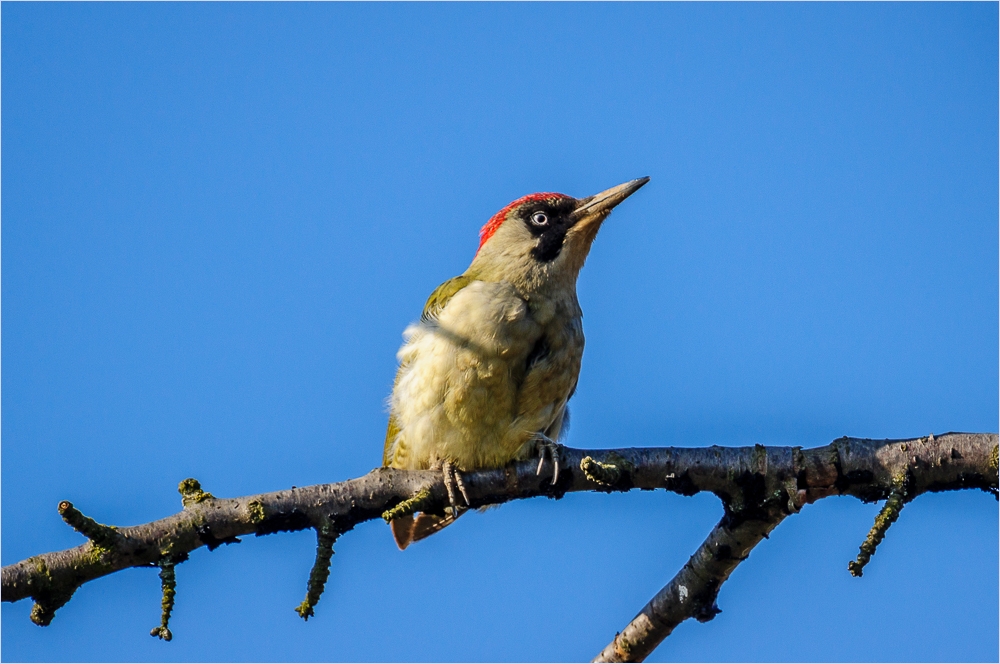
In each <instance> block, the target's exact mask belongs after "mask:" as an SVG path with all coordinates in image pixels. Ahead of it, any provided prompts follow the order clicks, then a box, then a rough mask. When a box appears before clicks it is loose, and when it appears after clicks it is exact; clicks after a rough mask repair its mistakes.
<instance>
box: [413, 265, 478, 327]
mask: <svg viewBox="0 0 1000 664" xmlns="http://www.w3.org/2000/svg"><path fill="white" fill-rule="evenodd" d="M472 282H473V279H472V277H468V276H466V275H464V274H460V275H458V276H457V277H453V278H452V279H449V280H448V281H446V282H444V283H443V284H441V285H440V286H438V287H437V288H435V289H434V292H433V293H431V296H430V297H429V298H427V304H425V305H424V313H423V314H421V316H420V320H429V319H432V318H437V315H438V314H440V313H441V310H442V309H444V306H445V305H446V304H448V300H450V299H451V298H452V297H454V296H455V293H457V292H458V291H460V290H462V289H463V288H465V287H466V286H468V285H469V284H471V283H472Z"/></svg>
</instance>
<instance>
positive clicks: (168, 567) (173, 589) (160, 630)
mask: <svg viewBox="0 0 1000 664" xmlns="http://www.w3.org/2000/svg"><path fill="white" fill-rule="evenodd" d="M174 565H176V562H175V561H174V560H173V559H172V558H169V557H167V558H164V559H163V560H162V561H161V562H160V587H161V588H162V589H163V600H162V601H161V602H160V605H161V606H162V607H163V612H162V613H161V614H160V625H159V627H154V628H153V629H151V630H150V632H149V635H150V636H158V637H160V638H161V639H163V640H164V641H169V640H171V639H172V638H174V635H173V634H171V633H170V629H169V628H168V625H169V623H170V613H171V612H172V611H173V610H174V595H176V594H177V577H176V576H175V575H174Z"/></svg>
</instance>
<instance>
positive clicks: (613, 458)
mask: <svg viewBox="0 0 1000 664" xmlns="http://www.w3.org/2000/svg"><path fill="white" fill-rule="evenodd" d="M997 453H998V450H997V435H996V434H954V433H953V434H944V435H942V436H938V437H936V438H935V437H934V436H930V437H927V438H917V439H908V440H881V441H875V440H865V439H858V438H840V439H838V440H836V441H834V442H833V443H831V444H830V445H826V446H823V447H817V448H812V449H807V450H803V449H802V448H800V447H763V446H760V445H756V446H754V447H739V448H735V447H732V448H731V447H707V448H674V447H665V448H627V449H616V450H577V449H571V448H567V447H562V448H560V450H559V455H560V460H559V461H560V467H561V468H562V470H561V471H560V473H559V479H558V482H557V483H556V484H554V485H553V484H551V482H550V480H551V477H550V476H547V475H546V474H543V475H542V476H538V475H536V467H537V466H536V462H535V461H533V460H531V461H522V462H518V463H514V464H511V465H509V466H507V467H505V468H500V469H494V470H481V471H475V472H469V473H464V474H463V479H464V483H465V488H466V492H467V494H468V497H469V502H470V504H471V506H472V507H480V506H485V505H492V504H499V503H504V502H508V501H510V500H516V499H520V498H531V497H534V496H548V497H550V498H557V499H558V498H561V497H562V496H563V495H565V494H566V493H568V492H571V491H604V492H611V491H629V490H631V489H646V490H649V489H665V490H668V491H673V492H676V493H680V494H682V495H694V494H695V493H698V492H700V491H710V492H712V493H714V494H716V495H717V496H718V497H719V498H720V499H721V500H722V501H723V504H724V506H725V510H726V511H725V515H724V517H723V519H722V520H721V521H720V522H719V524H718V525H716V526H715V528H714V529H713V530H712V532H711V534H710V535H709V537H708V539H707V540H706V541H705V543H704V544H702V546H701V547H700V548H699V549H698V551H697V552H695V554H694V555H693V556H692V557H691V559H690V560H689V561H688V563H687V564H686V565H685V566H684V568H683V569H682V570H681V571H680V572H679V573H678V574H677V576H676V577H675V578H674V579H673V580H672V581H671V582H670V583H669V584H668V585H667V586H666V587H665V588H664V589H663V590H661V591H660V592H659V593H658V594H657V595H656V596H655V597H654V598H653V599H652V600H651V601H650V602H649V604H647V605H646V607H645V608H643V610H642V611H641V612H640V613H639V615H638V616H636V618H635V619H634V620H633V621H632V622H631V623H630V624H629V625H628V626H626V628H625V629H624V630H623V631H622V632H621V633H620V634H619V635H617V636H616V637H615V639H614V640H613V641H612V642H611V644H609V645H608V646H607V648H605V649H604V651H603V652H602V653H601V654H600V655H599V656H598V658H597V660H596V661H641V660H642V659H644V658H645V657H646V656H647V655H648V654H649V653H650V652H652V650H653V649H654V648H655V647H656V646H657V645H658V644H659V643H660V642H661V641H662V640H663V639H664V638H665V637H666V636H667V635H669V634H670V632H671V631H672V630H673V629H674V627H676V626H677V625H678V624H680V622H682V621H683V620H686V619H687V618H691V617H694V618H696V619H698V620H702V621H705V620H710V619H711V618H712V617H713V616H714V615H715V613H717V612H718V609H717V608H716V606H715V598H716V596H717V594H718V590H719V587H720V586H721V585H722V583H723V582H724V581H725V580H726V579H727V578H728V577H729V575H730V574H731V573H732V571H733V570H734V569H735V568H736V566H737V565H738V564H739V563H740V562H741V561H742V560H744V559H745V558H746V557H747V555H748V554H749V552H750V550H751V549H753V547H754V546H755V545H756V544H757V543H758V542H760V541H761V539H763V538H765V537H767V534H768V533H769V532H770V531H771V530H773V529H774V527H775V526H777V525H778V523H780V522H781V520H782V519H784V518H785V517H786V516H788V515H789V514H794V513H796V512H798V511H799V509H801V507H802V506H803V505H805V504H807V503H810V502H814V501H816V500H819V499H820V498H824V497H826V496H831V495H852V496H856V497H858V498H860V499H862V500H864V501H867V502H871V501H876V500H881V499H884V498H886V497H888V496H889V495H890V494H892V493H893V492H894V490H895V491H896V494H894V495H896V496H898V501H899V502H900V505H901V504H902V502H908V501H910V500H912V499H913V498H914V497H916V496H918V495H920V494H922V493H925V492H928V491H946V490H956V489H973V488H977V489H982V490H986V491H990V492H991V493H993V494H994V495H996V494H997ZM901 483H904V484H905V492H904V491H901V490H900V487H901V486H903V485H904V484H901ZM179 490H180V492H181V494H182V503H183V505H184V509H183V510H182V511H181V512H179V513H177V514H174V515H172V516H169V517H166V518H164V519H160V520H159V521H153V522H151V523H147V524H143V525H139V526H132V527H123V528H116V527H114V526H106V525H102V524H100V523H97V522H96V521H94V520H93V519H91V518H89V517H86V516H84V515H83V514H81V513H80V512H79V511H78V510H76V508H74V507H73V506H72V505H71V504H69V503H68V502H64V503H60V506H59V512H60V514H62V516H63V518H64V519H65V520H66V521H67V523H69V524H70V525H71V526H73V527H74V528H76V529H77V530H79V531H80V532H81V533H82V534H84V535H85V536H86V537H88V538H89V541H88V542H87V543H85V544H83V545H81V546H78V547H75V548H73V549H67V550H64V551H56V552H53V553H46V554H42V555H39V556H33V557H31V558H28V559H27V560H23V561H21V562H19V563H16V564H13V565H9V566H7V567H4V568H3V571H2V596H0V599H2V600H3V601H5V602H16V601H19V600H22V599H26V598H28V597H31V598H32V599H34V601H35V606H34V607H33V609H32V614H31V617H32V620H33V621H35V622H36V623H37V624H40V625H46V624H48V623H49V621H51V620H52V617H53V615H54V613H55V611H56V609H58V608H59V607H61V606H62V605H63V604H65V603H66V602H67V601H69V599H70V598H71V597H72V595H73V593H74V592H75V591H76V589H77V588H79V587H80V586H81V585H83V584H84V583H86V582H88V581H91V580H93V579H96V578H99V577H102V576H105V575H107V574H111V573H113V572H117V571H120V570H123V569H127V568H130V567H148V566H159V567H161V568H162V569H163V571H164V572H165V573H166V575H165V576H164V599H163V606H164V618H163V624H162V625H161V627H160V628H157V629H154V636H155V635H160V636H161V637H163V638H167V635H169V630H167V619H168V618H169V608H170V607H168V604H169V605H170V606H172V597H173V593H174V585H173V573H172V570H173V566H174V565H175V564H178V563H180V562H183V561H184V560H185V559H186V558H187V554H188V553H189V552H191V551H193V550H194V549H197V548H199V547H201V546H207V547H208V548H209V549H210V550H211V549H215V548H216V547H218V546H220V545H222V544H230V543H235V542H239V539H238V538H239V536H241V535H250V534H254V535H268V534H272V533H276V532H281V531H293V530H303V529H306V528H314V529H316V530H317V533H318V542H319V544H318V547H317V561H316V565H315V566H314V568H313V572H312V574H311V576H310V582H309V584H308V592H307V598H306V600H305V601H304V602H303V604H302V605H301V606H300V615H302V616H303V617H304V618H305V617H307V616H309V615H312V614H313V607H314V606H315V605H316V602H318V601H319V596H320V593H321V592H322V589H323V585H324V582H325V580H326V574H327V573H328V569H329V564H330V556H331V554H332V544H333V541H334V540H336V538H337V537H339V536H340V535H342V534H343V533H346V532H348V531H349V530H351V529H352V528H354V526H356V525H357V524H359V523H362V522H365V521H368V520H371V519H376V518H379V517H383V518H387V519H389V518H392V517H393V516H399V515H402V514H407V513H412V512H413V511H416V510H421V511H425V512H431V513H443V510H444V508H445V506H446V505H447V491H446V489H445V487H444V483H443V482H442V478H441V473H439V472H437V471H403V470H394V469H389V468H380V469H376V470H373V471H372V472H370V473H368V474H367V475H365V476H363V477H359V478H357V479H353V480H347V481H345V482H338V483H335V484H322V485H316V486H311V487H301V488H294V489H291V490H287V491H276V492H273V493H265V494H258V495H255V496H246V497H242V498H216V497H214V496H213V495H212V494H210V493H208V492H205V491H203V490H202V489H201V486H200V485H199V484H198V483H197V482H196V481H194V480H185V481H184V482H182V483H181V485H180V487H179ZM896 511H897V512H898V508H897V510H896ZM884 521H885V520H884ZM889 523H891V520H888V521H887V522H886V523H885V525H884V526H877V527H879V528H881V529H880V530H879V532H878V533H876V534H873V535H870V536H869V540H870V541H868V542H866V546H867V547H868V549H865V548H864V547H863V550H862V552H863V554H864V555H867V556H869V557H870V555H871V554H872V553H873V552H874V547H875V546H876V545H877V543H878V541H880V540H881V537H882V536H884V534H885V529H886V528H888V524H889ZM874 532H875V531H874V529H873V533H874ZM859 560H860V558H859ZM168 569H169V570H170V571H169V572H167V570H168ZM168 577H169V578H168ZM168 590H169V592H168ZM168 594H169V598H168V597H167V596H168ZM168 599H169V600H170V601H169V602H168Z"/></svg>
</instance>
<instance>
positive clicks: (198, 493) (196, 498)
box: [177, 477, 215, 507]
mask: <svg viewBox="0 0 1000 664" xmlns="http://www.w3.org/2000/svg"><path fill="white" fill-rule="evenodd" d="M177 492H178V493H180V494H181V504H182V505H184V507H191V506H192V505H197V504H198V503H203V502H205V501H206V500H215V496H213V495H212V494H210V493H209V492H208V491H203V490H202V488H201V482H199V481H198V480H196V479H195V478H193V477H189V478H187V479H186V480H181V483H180V484H178V485H177Z"/></svg>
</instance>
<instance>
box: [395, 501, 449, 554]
mask: <svg viewBox="0 0 1000 664" xmlns="http://www.w3.org/2000/svg"><path fill="white" fill-rule="evenodd" d="M463 514H465V510H464V509H454V510H453V511H451V512H450V513H449V514H447V515H445V516H436V515H434V514H423V513H421V514H418V515H417V516H416V517H414V516H413V515H412V514H407V515H406V516H401V517H399V518H396V519H393V520H392V523H391V524H390V526H391V527H392V537H393V539H395V540H396V546H398V547H399V550H400V551H402V550H403V549H405V548H406V547H408V546H410V545H411V544H413V543H414V542H419V541H420V540H422V539H424V538H425V537H430V536H431V535H433V534H434V533H436V532H437V531H439V530H441V529H442V528H444V527H446V526H449V525H451V524H452V523H453V522H454V521H455V519H457V518H458V517H460V516H462V515H463Z"/></svg>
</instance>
